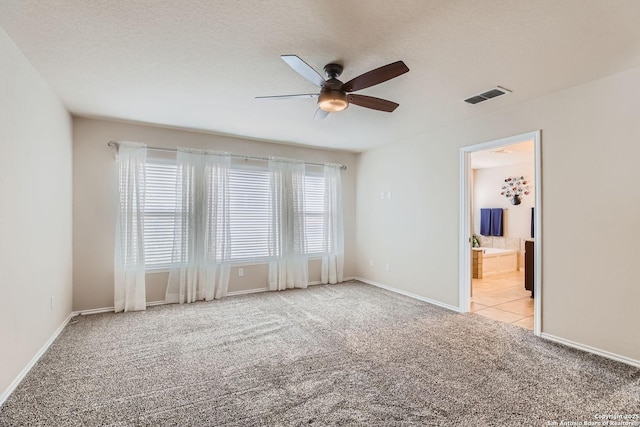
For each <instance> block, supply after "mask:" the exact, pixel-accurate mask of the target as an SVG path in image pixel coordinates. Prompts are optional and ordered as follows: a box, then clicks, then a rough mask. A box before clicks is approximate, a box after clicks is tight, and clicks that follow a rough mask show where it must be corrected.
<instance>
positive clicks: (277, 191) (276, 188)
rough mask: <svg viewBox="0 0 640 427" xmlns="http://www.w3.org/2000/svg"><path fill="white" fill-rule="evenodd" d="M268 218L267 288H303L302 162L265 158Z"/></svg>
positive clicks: (305, 272) (305, 262)
mask: <svg viewBox="0 0 640 427" xmlns="http://www.w3.org/2000/svg"><path fill="white" fill-rule="evenodd" d="M269 174H270V183H271V207H272V219H271V227H270V230H269V256H270V257H271V261H270V262H269V289H270V290H273V291H279V290H283V289H288V288H294V287H295V288H306V287H307V285H308V282H309V271H308V270H309V266H308V259H307V255H306V252H307V251H306V238H305V226H304V221H305V214H304V213H305V210H304V175H305V168H304V163H303V162H298V161H292V160H287V159H277V158H271V159H269Z"/></svg>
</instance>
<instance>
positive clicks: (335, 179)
mask: <svg viewBox="0 0 640 427" xmlns="http://www.w3.org/2000/svg"><path fill="white" fill-rule="evenodd" d="M340 167H341V166H340V165H336V164H328V165H325V167H324V206H325V209H326V215H325V217H324V228H323V231H324V235H323V252H324V255H322V269H321V273H320V280H321V282H322V283H324V284H327V283H331V284H335V283H340V282H342V281H343V271H344V226H343V223H342V180H341V178H340Z"/></svg>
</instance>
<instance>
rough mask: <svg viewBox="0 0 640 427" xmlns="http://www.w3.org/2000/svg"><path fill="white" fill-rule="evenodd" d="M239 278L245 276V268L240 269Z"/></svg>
mask: <svg viewBox="0 0 640 427" xmlns="http://www.w3.org/2000/svg"><path fill="white" fill-rule="evenodd" d="M238 276H240V277H242V276H244V268H242V267H240V268H239V269H238Z"/></svg>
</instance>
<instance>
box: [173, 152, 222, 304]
mask: <svg viewBox="0 0 640 427" xmlns="http://www.w3.org/2000/svg"><path fill="white" fill-rule="evenodd" d="M230 163H231V157H230V156H229V155H228V154H226V153H216V152H210V151H202V150H191V149H185V148H179V149H178V154H177V166H178V170H177V182H176V186H177V194H178V196H177V197H178V203H177V207H176V216H175V221H176V222H175V230H174V232H175V234H174V242H173V253H172V260H171V270H170V272H169V283H168V285H167V293H166V297H165V299H166V301H167V302H172V303H175V302H178V303H180V304H182V303H190V302H194V301H197V300H207V301H208V300H211V299H219V298H223V297H225V296H226V295H227V289H228V286H229V269H230V265H229V250H230V245H229V169H230Z"/></svg>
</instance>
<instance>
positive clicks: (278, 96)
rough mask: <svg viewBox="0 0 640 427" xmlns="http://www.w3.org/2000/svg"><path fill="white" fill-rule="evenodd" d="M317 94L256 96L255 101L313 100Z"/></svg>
mask: <svg viewBox="0 0 640 427" xmlns="http://www.w3.org/2000/svg"><path fill="white" fill-rule="evenodd" d="M318 95H320V94H319V93H301V94H299V95H275V96H256V99H275V100H278V99H296V98H315V97H317V96H318Z"/></svg>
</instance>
